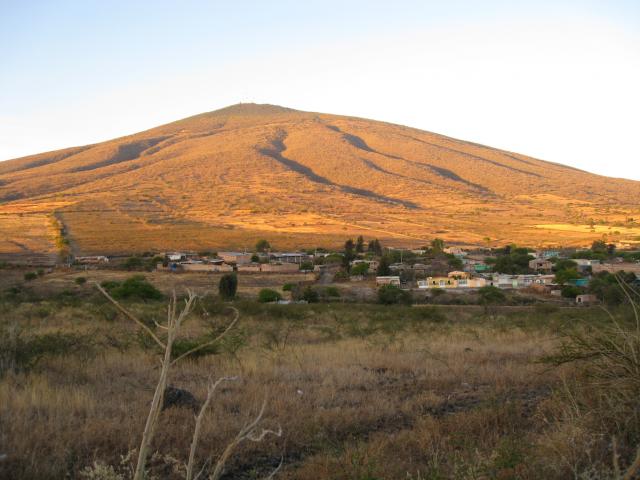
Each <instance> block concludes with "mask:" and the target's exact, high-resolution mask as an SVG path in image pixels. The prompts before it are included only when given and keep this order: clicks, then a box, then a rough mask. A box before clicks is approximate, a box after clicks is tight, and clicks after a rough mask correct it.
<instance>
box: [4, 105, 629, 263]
mask: <svg viewBox="0 0 640 480" xmlns="http://www.w3.org/2000/svg"><path fill="white" fill-rule="evenodd" d="M639 198H640V183H639V182H634V181H630V180H622V179H612V178H607V177H602V176H598V175H593V174H590V173H587V172H583V171H580V170H576V169H573V168H570V167H566V166H562V165H558V164H554V163H549V162H544V161H541V160H536V159H533V158H529V157H526V156H523V155H519V154H515V153H511V152H506V151H502V150H497V149H493V148H489V147H486V146H482V145H478V144H474V143H470V142H465V141H461V140H456V139H453V138H449V137H445V136H442V135H437V134H434V133H429V132H425V131H420V130H416V129H413V128H408V127H404V126H399V125H392V124H388V123H383V122H377V121H372V120H365V119H360V118H352V117H344V116H336V115H327V114H320V113H310V112H301V111H296V110H291V109H287V108H282V107H277V106H271V105H254V104H240V105H235V106H232V107H228V108H225V109H222V110H218V111H214V112H210V113H205V114H201V115H197V116H194V117H191V118H187V119H184V120H180V121H177V122H174V123H171V124H167V125H163V126H160V127H157V128H154V129H151V130H148V131H145V132H142V133H138V134H135V135H131V136H128V137H123V138H119V139H116V140H112V141H108V142H104V143H99V144H95V145H88V146H84V147H76V148H69V149H66V150H61V151H56V152H48V153H43V154H39V155H33V156H30V157H25V158H20V159H16V160H10V161H6V162H2V163H0V231H1V232H2V234H3V235H2V238H0V254H7V253H9V254H10V253H18V254H27V253H29V252H38V253H42V252H51V251H55V249H56V247H55V243H56V234H55V232H52V230H51V228H49V226H48V225H49V223H48V222H49V219H50V218H51V217H52V216H54V215H55V218H56V219H57V220H58V221H59V222H61V225H62V229H63V232H64V235H66V237H67V238H66V241H67V242H68V243H69V245H70V247H71V248H72V250H73V251H74V252H75V253H98V252H99V253H118V252H131V251H143V250H153V249H157V250H163V249H173V248H183V249H201V248H225V247H226V248H229V247H234V246H235V247H239V246H242V245H252V244H254V243H255V240H256V239H258V238H267V239H269V240H272V241H273V243H275V244H277V245H278V246H279V247H281V248H287V247H295V246H301V245H305V246H309V245H311V244H313V245H315V244H317V245H335V244H337V243H338V241H341V239H344V237H345V236H346V235H356V234H365V235H369V236H376V237H378V238H382V239H387V240H389V241H391V242H392V243H393V244H396V245H413V244H415V245H419V244H422V243H424V240H425V239H429V238H433V237H434V236H436V235H437V236H439V237H441V238H444V239H446V240H448V241H450V242H463V243H475V244H487V243H489V244H497V243H504V242H511V241H513V242H517V243H518V244H526V245H535V244H543V243H546V244H549V243H554V244H557V243H563V244H586V243H589V242H590V241H591V240H593V239H594V238H602V236H603V235H605V236H607V238H608V239H609V240H611V241H628V242H633V241H638V239H639V238H640V223H638V219H640V207H639V206H638V199H639ZM634 219H635V220H634ZM25 225H27V226H28V228H29V232H31V233H32V234H33V235H32V236H35V237H37V238H32V237H31V236H30V237H29V238H30V241H29V242H27V243H26V244H25V242H23V241H21V238H23V236H24V226H25ZM31 233H30V235H31ZM58 240H59V239H58Z"/></svg>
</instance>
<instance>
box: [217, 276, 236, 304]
mask: <svg viewBox="0 0 640 480" xmlns="http://www.w3.org/2000/svg"><path fill="white" fill-rule="evenodd" d="M237 290H238V276H237V275H236V274H235V273H225V274H224V275H223V276H222V278H221V279H220V283H219V284H218V293H219V294H220V296H221V297H222V298H223V299H225V300H233V299H234V298H235V296H236V291H237Z"/></svg>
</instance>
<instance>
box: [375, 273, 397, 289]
mask: <svg viewBox="0 0 640 480" xmlns="http://www.w3.org/2000/svg"><path fill="white" fill-rule="evenodd" d="M376 285H377V286H382V285H395V286H396V287H399V286H400V277H399V276H397V275H388V276H382V277H376Z"/></svg>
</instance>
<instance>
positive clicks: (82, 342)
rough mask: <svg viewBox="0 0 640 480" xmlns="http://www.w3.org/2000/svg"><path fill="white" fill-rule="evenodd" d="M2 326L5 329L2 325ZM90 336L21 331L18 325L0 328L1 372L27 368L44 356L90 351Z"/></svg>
mask: <svg viewBox="0 0 640 480" xmlns="http://www.w3.org/2000/svg"><path fill="white" fill-rule="evenodd" d="M3 330H4V329H3ZM92 347H93V343H92V341H91V340H90V339H89V337H85V336H81V335H78V334H74V333H59V332H56V333H47V334H44V335H33V336H31V335H23V334H22V332H21V331H20V330H18V329H11V330H7V331H2V332H0V375H1V374H3V373H4V372H6V371H7V370H13V371H23V370H29V369H31V368H33V367H35V365H36V364H37V363H38V362H39V361H40V360H41V359H43V358H44V357H49V356H62V355H64V356H66V355H70V354H74V353H81V352H89V351H91V349H92Z"/></svg>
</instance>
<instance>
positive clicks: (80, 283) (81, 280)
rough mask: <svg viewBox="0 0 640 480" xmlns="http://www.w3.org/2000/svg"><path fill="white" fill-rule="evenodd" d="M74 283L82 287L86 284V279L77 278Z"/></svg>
mask: <svg viewBox="0 0 640 480" xmlns="http://www.w3.org/2000/svg"><path fill="white" fill-rule="evenodd" d="M74 282H76V285H84V284H85V283H87V277H77V278H76V279H75V280H74Z"/></svg>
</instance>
